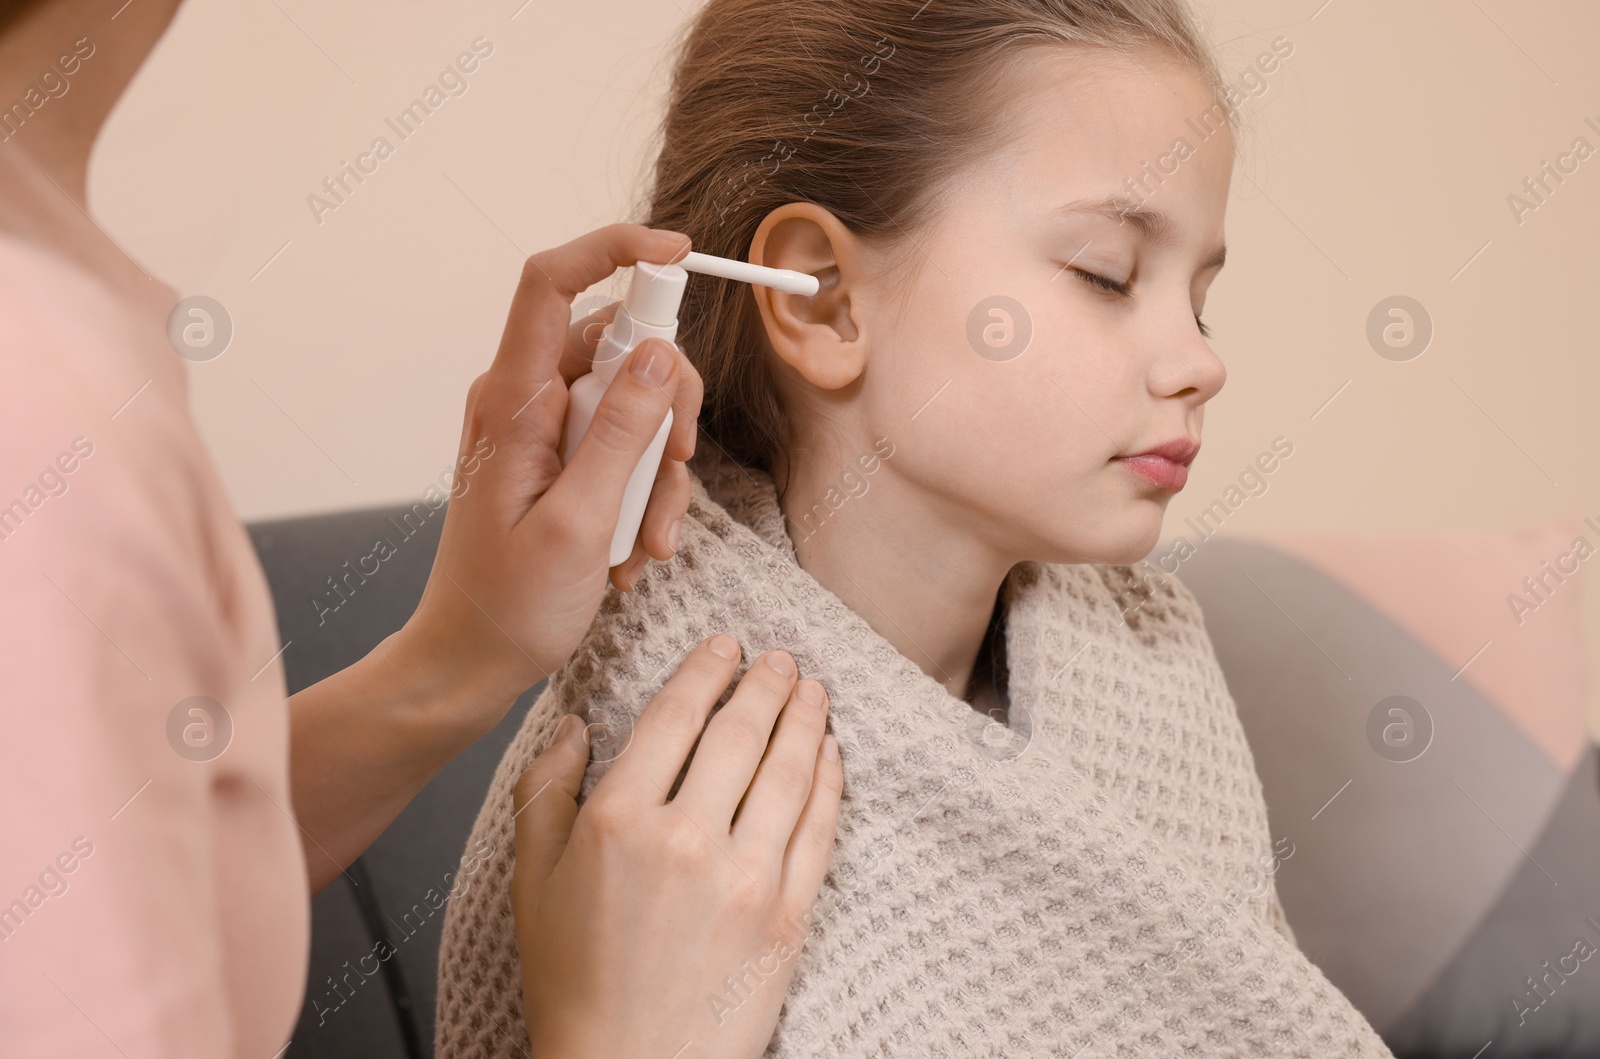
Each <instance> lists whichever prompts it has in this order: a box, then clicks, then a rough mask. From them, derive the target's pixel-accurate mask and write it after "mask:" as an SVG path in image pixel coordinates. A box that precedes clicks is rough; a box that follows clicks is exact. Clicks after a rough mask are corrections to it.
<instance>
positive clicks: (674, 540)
mask: <svg viewBox="0 0 1600 1059" xmlns="http://www.w3.org/2000/svg"><path fill="white" fill-rule="evenodd" d="M682 533H683V519H681V518H680V519H676V520H674V521H673V523H672V525H670V526H668V527H667V547H668V548H671V549H672V550H673V551H674V552H676V551H677V550H678V537H679V536H680V535H682Z"/></svg>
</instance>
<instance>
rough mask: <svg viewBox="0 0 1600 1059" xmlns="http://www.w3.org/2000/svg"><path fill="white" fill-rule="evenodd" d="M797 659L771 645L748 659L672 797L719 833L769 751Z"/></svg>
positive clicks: (713, 832) (726, 826)
mask: <svg viewBox="0 0 1600 1059" xmlns="http://www.w3.org/2000/svg"><path fill="white" fill-rule="evenodd" d="M795 675H796V671H795V664H794V659H793V658H792V657H790V655H789V652H787V651H769V652H767V653H766V654H764V655H762V656H761V657H760V658H758V659H756V660H755V661H754V662H752V663H750V668H749V670H747V671H746V672H745V675H744V678H743V679H742V680H740V681H739V687H738V688H737V689H736V690H735V691H734V693H733V697H732V698H730V699H729V700H728V704H727V705H726V706H724V707H723V708H722V709H721V710H719V711H717V715H716V716H715V717H713V718H711V723H710V724H708V725H706V734H705V736H704V737H703V738H701V740H700V746H699V747H698V748H697V749H696V750H695V753H694V760H693V761H692V762H690V764H689V775H688V776H687V777H685V778H684V781H683V786H682V787H681V788H679V790H678V795H677V797H676V798H674V799H673V801H674V803H676V804H677V805H679V806H680V807H681V808H682V809H683V810H684V812H686V813H688V814H689V816H690V817H691V818H692V819H693V820H695V821H696V822H697V823H699V824H700V825H701V826H702V827H703V828H705V829H706V832H707V834H710V835H712V836H713V837H715V836H716V835H717V834H718V833H719V829H720V833H723V834H726V833H727V832H728V830H729V829H730V827H731V825H732V822H733V812H734V810H735V809H736V808H738V806H739V802H740V801H742V800H743V799H744V796H745V792H746V791H748V790H749V789H750V780H751V777H753V776H754V775H755V774H756V768H757V767H758V766H759V765H760V764H761V758H762V755H763V754H765V753H766V749H767V742H768V741H769V740H770V739H771V737H772V725H773V722H774V721H776V720H777V719H778V711H779V710H781V709H783V704H784V703H786V702H788V701H789V694H790V692H791V691H793V690H794V682H795Z"/></svg>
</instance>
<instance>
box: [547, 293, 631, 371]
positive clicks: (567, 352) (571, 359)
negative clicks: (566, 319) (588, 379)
mask: <svg viewBox="0 0 1600 1059" xmlns="http://www.w3.org/2000/svg"><path fill="white" fill-rule="evenodd" d="M621 304H622V303H621V302H612V303H611V304H610V305H602V306H601V307H600V308H598V309H596V310H594V312H592V313H589V314H588V315H587V316H583V317H580V318H579V319H577V320H574V321H573V322H572V324H571V326H569V327H568V328H567V347H566V349H564V350H562V351H561V377H562V378H563V379H565V380H566V381H567V384H568V385H569V386H570V385H571V384H572V382H573V380H574V379H577V378H579V377H581V376H584V375H587V374H589V369H590V368H592V367H593V366H594V347H595V346H596V345H598V344H599V342H600V336H601V335H602V334H603V333H604V332H605V329H606V325H607V324H609V323H610V322H611V321H612V320H614V319H616V316H617V307H618V306H619V305H621Z"/></svg>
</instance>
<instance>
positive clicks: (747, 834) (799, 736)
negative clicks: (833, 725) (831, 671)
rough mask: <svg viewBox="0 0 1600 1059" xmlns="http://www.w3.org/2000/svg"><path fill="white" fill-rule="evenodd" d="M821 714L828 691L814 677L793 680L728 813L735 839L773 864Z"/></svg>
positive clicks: (795, 811)
mask: <svg viewBox="0 0 1600 1059" xmlns="http://www.w3.org/2000/svg"><path fill="white" fill-rule="evenodd" d="M827 716H828V696H827V693H826V692H825V691H823V689H822V685H821V684H819V683H817V682H816V681H815V680H802V681H800V682H799V683H798V684H796V685H795V687H794V691H793V692H792V693H791V694H790V696H789V701H788V702H787V703H785V704H784V707H783V712H782V713H780V714H779V715H778V726H777V728H776V729H775V730H774V731H773V733H772V742H771V744H770V745H769V746H768V747H767V755H766V757H764V758H762V759H761V766H760V767H759V768H757V769H756V776H755V779H754V780H753V781H751V783H750V789H749V790H748V791H747V792H746V793H745V796H744V804H743V805H741V806H740V807H739V811H738V813H737V814H736V815H735V816H734V819H733V837H734V839H735V841H737V842H740V843H743V844H744V845H746V846H748V847H749V848H751V849H753V850H757V851H759V852H761V853H763V854H768V855H770V862H771V863H772V864H773V865H774V866H781V865H782V863H783V851H784V849H785V848H786V847H787V846H788V845H789V837H790V836H791V835H793V834H794V829H795V823H796V821H798V820H799V819H800V812H801V810H803V809H804V808H805V805H806V799H807V798H809V797H810V795H811V780H812V776H813V774H814V773H815V772H816V767H817V748H818V747H820V746H821V745H822V737H823V734H824V732H825V729H826V725H827Z"/></svg>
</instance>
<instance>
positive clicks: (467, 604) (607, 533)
mask: <svg viewBox="0 0 1600 1059" xmlns="http://www.w3.org/2000/svg"><path fill="white" fill-rule="evenodd" d="M688 249H689V239H688V238H687V237H686V236H683V235H679V234H678V233H676V232H666V231H658V230H654V229H649V228H644V227H641V226H639V225H633V224H613V225H609V226H607V227H605V228H601V229H599V230H598V231H595V232H591V233H589V234H588V235H585V236H582V237H580V238H578V239H575V240H573V241H572V242H570V243H567V244H566V245H564V246H561V247H557V248H556V249H554V250H547V251H544V252H543V253H539V254H535V255H534V256H533V257H531V258H529V259H528V263H527V265H526V267H525V268H524V269H523V273H522V281H521V283H520V284H519V286H518V288H517V293H516V297H515V299H514V300H513V302H512V305H511V312H510V316H509V318H508V319H507V321H506V328H505V333H504V335H503V337H502V338H501V340H500V348H499V351H498V352H497V353H496V355H495V359H494V363H493V364H492V365H491V366H490V368H489V370H488V371H487V372H485V373H484V374H483V375H481V376H479V377H478V379H477V380H476V381H475V382H474V383H473V384H472V388H471V390H470V391H468V393H467V409H466V417H465V423H464V425H463V428H462V432H461V445H460V456H459V459H458V460H457V464H456V477H455V481H454V484H453V487H452V489H451V502H450V509H449V513H448V515H447V516H446V518H445V523H444V530H443V536H442V537H441V539H440V541H439V551H438V554H437V556H436V557H435V559H434V564H433V571H432V573H431V574H430V575H429V578H428V586H427V589H426V590H425V592H424V593H423V597H422V603H421V604H420V605H419V606H418V608H417V611H416V614H415V615H414V616H413V617H412V619H411V620H410V621H409V622H407V624H406V628H405V630H404V631H403V633H402V636H401V639H402V640H403V641H404V650H405V652H406V653H407V654H408V656H409V657H408V658H407V662H408V663H409V664H410V665H412V666H413V667H414V668H416V669H417V670H418V671H420V672H425V673H427V675H428V678H429V679H430V681H431V680H432V679H436V678H437V677H438V675H439V674H440V673H441V672H443V673H444V674H445V679H446V680H448V681H450V682H452V683H454V684H457V685H466V686H469V687H470V688H471V689H472V690H473V691H474V692H475V694H472V695H470V696H468V699H469V700H470V701H467V702H463V701H462V697H461V696H459V695H457V696H452V698H454V699H455V700H456V702H455V706H456V708H457V709H467V710H469V711H470V710H471V709H472V707H473V705H474V704H481V706H482V709H483V711H484V712H483V713H482V715H481V716H477V717H473V718H470V720H474V721H476V724H475V726H474V727H475V728H477V729H479V731H478V734H482V732H483V731H487V730H488V729H489V728H490V727H492V726H493V725H494V724H495V723H496V722H498V721H499V719H500V718H501V717H502V716H504V713H505V709H506V708H507V707H509V706H510V704H511V702H512V700H514V699H515V698H516V697H517V695H519V694H521V693H522V692H523V691H524V690H526V689H527V688H528V687H530V686H531V685H533V684H536V683H538V682H539V681H540V680H542V679H544V678H545V677H546V676H548V675H549V674H550V673H552V672H554V671H555V669H556V668H557V667H559V666H560V665H561V664H562V663H563V662H565V661H566V659H567V657H568V656H569V655H570V654H571V653H572V651H573V650H574V649H575V648H576V647H577V645H578V641H579V639H580V638H581V637H582V636H583V633H584V631H585V630H587V629H588V627H589V623H590V622H591V621H593V619H594V616H595V613H596V611H598V610H599V607H600V601H601V599H602V597H603V596H604V595H605V589H606V583H607V577H608V565H609V564H608V555H607V553H608V551H609V550H610V546H611V537H612V534H613V532H614V529H615V527H616V521H617V515H618V512H619V511H620V509H621V505H622V494H623V489H624V487H625V485H626V484H627V481H628V476H629V475H630V474H632V473H633V468H634V466H635V465H636V464H637V463H638V462H639V457H640V456H641V455H643V453H644V450H645V448H646V446H648V445H649V443H650V440H651V438H652V437H654V435H655V432H656V430H657V429H658V428H659V427H660V426H661V421H662V419H663V417H665V415H666V413H667V409H668V408H669V407H671V408H672V409H673V424H672V430H671V432H670V434H669V436H668V439H667V447H666V455H665V458H664V459H663V460H662V463H661V470H660V473H659V474H658V475H657V477H656V481H655V485H654V488H653V490H652V492H651V496H650V502H649V505H648V507H647V508H646V510H645V517H644V525H643V527H642V528H641V530H640V538H641V539H640V541H639V542H636V543H635V544H634V550H633V554H632V556H630V557H629V559H628V560H627V561H626V562H625V563H622V564H621V565H620V566H618V567H617V569H616V571H615V572H614V573H612V574H611V575H610V580H611V583H613V584H614V585H616V587H618V588H621V589H627V588H631V587H632V584H633V582H634V581H635V580H637V578H638V576H639V573H640V572H641V571H642V570H643V569H644V565H645V562H646V561H647V559H649V558H655V559H668V558H671V557H672V555H673V554H674V552H675V551H676V550H677V545H678V523H679V520H681V519H682V517H683V514H684V511H685V510H686V509H687V507H688V503H689V476H688V471H687V470H686V468H685V467H684V465H683V461H685V460H687V459H688V458H689V457H690V455H692V454H693V452H694V444H695V431H696V422H697V420H698V418H699V414H700V399H701V394H702V389H701V383H700V377H699V375H698V374H697V373H696V372H695V370H694V368H693V367H692V366H691V365H690V364H689V361H688V359H687V358H685V357H684V356H683V354H682V353H680V352H679V351H678V349H677V348H676V347H675V346H673V345H672V344H671V343H667V342H662V341H660V340H658V339H652V340H650V341H648V342H645V343H643V344H641V345H640V346H639V347H638V348H637V349H636V350H635V351H634V352H633V353H632V354H631V358H630V361H629V363H628V364H627V365H626V366H625V367H624V370H622V371H619V372H618V373H617V377H616V379H614V380H613V381H612V383H611V385H610V387H609V388H608V389H607V390H606V393H605V396H604V398H603V399H602V400H601V402H600V406H599V408H598V410H597V411H596V412H595V416H594V421H593V423H592V424H591V426H590V427H589V430H588V431H587V433H586V434H585V435H584V438H583V441H582V442H581V443H580V444H579V446H578V449H577V451H576V453H574V455H573V458H572V462H571V464H570V465H569V466H568V467H566V468H565V469H563V468H562V466H561V456H560V452H561V434H562V423H563V421H564V420H565V418H566V413H567V386H568V384H569V383H570V382H572V381H573V380H575V379H576V378H578V377H579V376H581V375H583V374H585V373H587V372H588V370H589V366H590V359H591V357H592V356H593V354H594V348H595V343H596V341H597V340H598V338H599V335H600V332H601V329H602V326H603V325H604V324H605V323H606V322H607V321H608V320H609V319H610V317H611V316H612V315H614V313H615V305H614V304H613V305H612V306H608V307H606V309H603V310H600V311H598V312H596V313H592V314H590V315H589V316H588V317H586V318H585V319H583V320H580V321H578V322H576V323H569V318H570V316H571V311H572V300H573V298H574V297H575V296H576V295H578V294H580V293H582V292H583V291H584V290H586V289H587V288H589V287H590V286H592V285H594V284H595V283H598V282H599V281H601V280H602V279H604V278H606V277H607V276H609V275H611V273H612V272H614V271H615V270H616V269H618V268H620V267H623V266H625V265H632V264H634V263H635V262H637V261H657V262H668V261H673V260H676V259H678V258H681V257H682V256H683V255H684V253H685V252H686V251H687V250H688Z"/></svg>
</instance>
